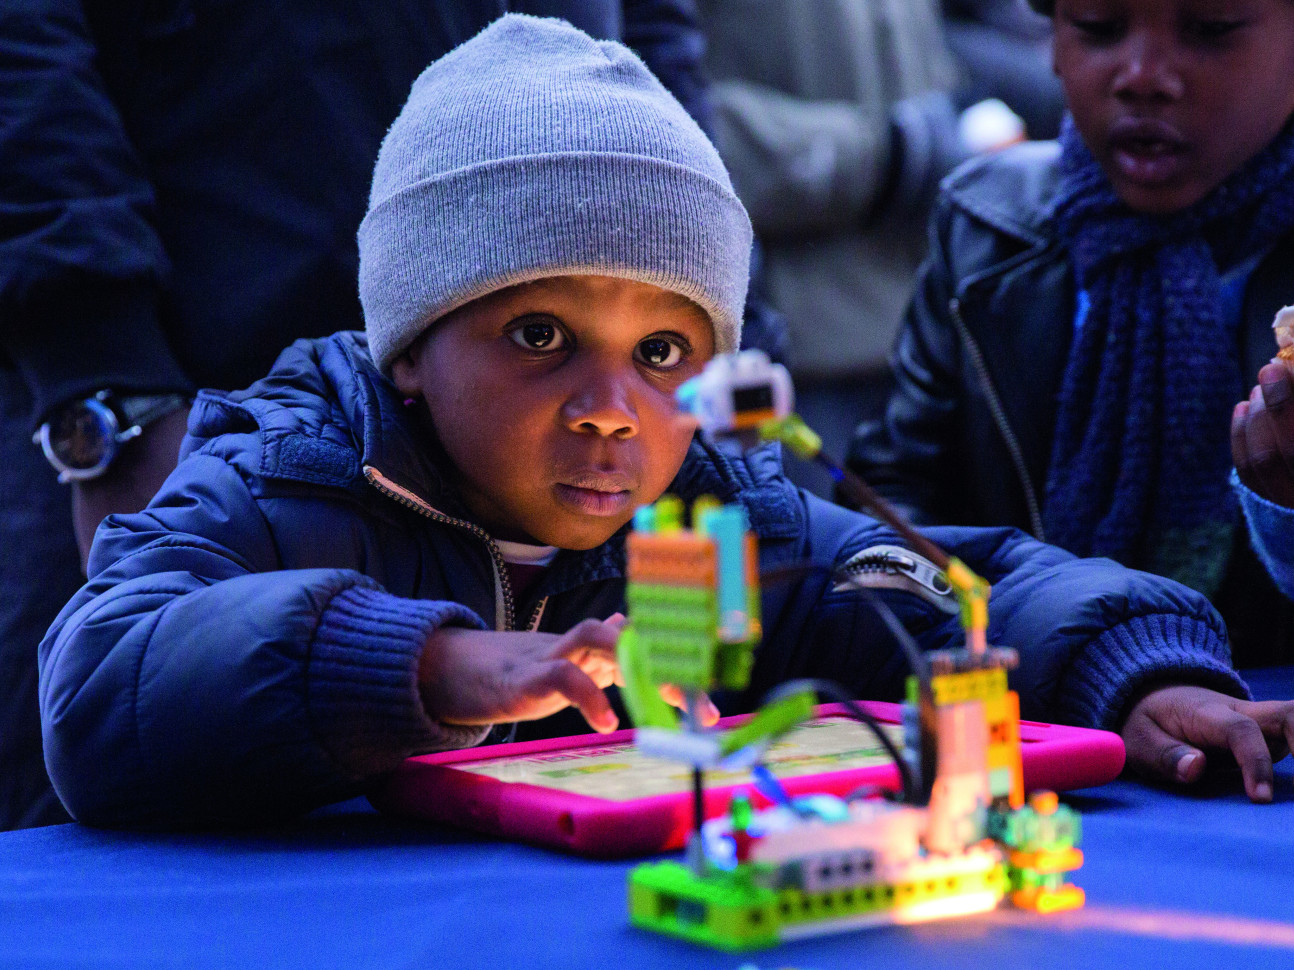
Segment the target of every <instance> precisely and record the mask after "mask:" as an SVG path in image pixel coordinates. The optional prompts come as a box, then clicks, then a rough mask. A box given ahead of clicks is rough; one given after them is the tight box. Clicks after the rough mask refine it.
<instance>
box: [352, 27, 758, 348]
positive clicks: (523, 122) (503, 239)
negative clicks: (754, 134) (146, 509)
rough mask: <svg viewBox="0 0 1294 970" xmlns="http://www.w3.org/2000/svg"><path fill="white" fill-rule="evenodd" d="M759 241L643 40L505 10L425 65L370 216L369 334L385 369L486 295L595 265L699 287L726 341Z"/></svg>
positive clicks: (364, 287)
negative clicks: (646, 56) (636, 49)
mask: <svg viewBox="0 0 1294 970" xmlns="http://www.w3.org/2000/svg"><path fill="white" fill-rule="evenodd" d="M505 64H506V67H507V70H506V73H507V80H506V83H501V81H502V79H501V78H500V76H499V70H498V69H499V68H500V67H502V66H503V65H505ZM750 240H751V229H750V220H749V219H748V218H747V217H746V211H745V209H743V208H742V205H741V203H740V202H739V201H738V200H737V196H736V195H735V194H734V192H733V189H732V183H731V182H730V181H729V179H728V173H727V171H726V170H725V169H724V167H723V163H722V162H721V161H720V160H719V155H718V153H717V152H716V151H715V149H714V147H713V146H712V145H711V144H710V142H709V141H708V140H707V138H706V136H705V135H704V134H703V133H702V131H701V129H700V128H699V127H697V124H696V122H694V121H693V120H692V119H691V117H690V116H689V115H688V114H687V112H686V111H684V110H683V107H682V106H681V105H680V104H679V103H678V102H677V101H675V100H674V98H673V96H672V95H671V94H670V93H669V92H668V91H666V90H665V88H664V86H663V85H662V84H661V83H660V82H659V81H657V80H656V78H655V77H653V76H652V74H651V72H649V71H648V70H647V68H646V67H645V66H644V65H643V64H642V62H641V61H639V60H638V58H637V57H636V56H635V55H634V54H633V53H632V52H631V51H629V50H628V49H626V48H625V47H622V46H621V45H619V44H617V43H614V42H609V41H603V42H599V41H595V40H593V39H592V38H590V37H588V36H586V35H584V34H582V33H580V32H579V31H578V30H575V29H574V28H573V27H571V26H569V25H567V24H565V23H563V22H562V21H558V20H541V19H537V18H534V17H527V16H523V15H517V14H514V15H510V16H506V17H504V18H502V19H501V20H498V21H496V22H495V23H494V24H493V25H492V26H490V27H488V28H487V29H486V30H484V31H483V32H482V33H481V34H479V35H478V36H477V37H476V38H474V39H473V40H472V41H470V42H469V43H466V44H463V45H462V46H461V47H459V48H457V49H456V50H454V51H452V52H450V53H449V54H447V55H446V56H445V57H442V58H441V59H440V60H439V61H437V62H436V63H435V64H433V65H431V67H429V68H427V70H426V71H425V72H423V74H422V76H421V77H420V78H418V80H417V81H416V82H415V83H414V85H413V90H412V92H411V93H410V95H409V100H408V103H407V104H406V105H405V106H404V110H403V111H401V112H400V116H399V117H398V118H397V119H396V121H395V124H393V125H392V126H391V130H390V132H389V133H388V134H387V136H386V140H385V141H384V142H383V144H382V151H381V153H380V154H379V156H378V160H377V168H376V171H375V172H374V173H373V190H372V193H371V195H370V197H369V210H368V215H367V216H366V217H365V218H364V222H363V224H362V225H361V226H360V230H359V252H360V270H359V283H360V298H361V300H362V302H363V305H364V321H365V327H366V329H367V331H368V339H369V347H370V348H371V350H372V353H373V359H374V360H375V361H376V362H377V365H378V367H379V368H381V369H382V370H383V371H387V370H388V369H389V367H390V365H391V362H392V361H393V360H394V359H395V358H396V356H397V355H398V354H400V353H401V352H403V351H404V350H405V349H406V348H407V347H408V346H409V345H410V344H411V343H413V342H414V340H415V339H417V337H418V336H419V335H420V334H422V332H423V331H424V330H426V329H427V328H428V327H429V326H431V325H433V324H434V323H435V321H437V320H439V319H440V318H441V317H443V316H444V315H445V314H447V313H449V312H450V311H452V310H455V309H457V308H458V307H460V306H462V305H464V304H466V303H469V302H471V301H472V300H475V299H476V298H477V297H481V296H484V295H486V294H487V293H491V292H494V291H496V290H500V289H503V288H505V287H508V286H512V285H514V284H517V283H525V282H529V281H530V280H535V279H540V278H542V277H548V276H562V275H581V274H594V275H602V276H611V277H616V278H618V279H626V280H636V281H638V282H641V283H648V284H651V285H653V286H657V287H660V288H661V289H664V290H669V291H671V292H674V293H678V294H680V295H682V296H685V297H687V298H688V299H689V300H691V301H692V302H693V303H695V304H696V305H697V306H699V307H700V308H701V309H702V310H704V311H705V313H706V314H707V315H708V316H709V318H710V320H711V322H712V324H713V326H714V331H715V334H714V336H715V349H716V351H717V352H718V353H727V352H729V351H732V350H735V349H736V348H737V343H738V337H739V336H740V332H741V311H742V306H743V304H744V302H745V296H746V282H747V273H748V270H749V266H748V261H749V253H750Z"/></svg>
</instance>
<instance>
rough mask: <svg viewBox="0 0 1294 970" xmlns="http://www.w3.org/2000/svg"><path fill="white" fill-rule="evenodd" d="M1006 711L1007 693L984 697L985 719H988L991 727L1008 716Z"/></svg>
mask: <svg viewBox="0 0 1294 970" xmlns="http://www.w3.org/2000/svg"><path fill="white" fill-rule="evenodd" d="M1006 712H1007V705H1006V695H1005V694H999V695H998V696H996V697H986V698H984V720H986V721H988V723H989V725H990V727H991V726H993V725H995V724H999V723H1001V722H1002V720H1004V719H1005V718H1006Z"/></svg>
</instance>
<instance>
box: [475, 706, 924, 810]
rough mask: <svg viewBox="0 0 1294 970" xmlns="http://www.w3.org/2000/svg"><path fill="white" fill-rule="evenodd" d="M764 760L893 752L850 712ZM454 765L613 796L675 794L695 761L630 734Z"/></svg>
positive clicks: (809, 727)
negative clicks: (665, 754) (630, 738)
mask: <svg viewBox="0 0 1294 970" xmlns="http://www.w3.org/2000/svg"><path fill="white" fill-rule="evenodd" d="M881 728H882V730H884V731H886V732H887V733H888V734H889V737H890V739H891V740H892V741H893V742H894V744H895V746H896V747H900V746H901V745H902V743H903V742H902V737H903V729H902V728H901V727H899V726H898V725H894V724H883V725H881ZM763 760H764V764H766V765H767V766H768V767H769V768H770V769H772V772H773V774H775V775H776V776H777V777H779V778H794V777H796V776H798V775H819V774H822V773H824V772H828V771H844V770H847V769H850V768H870V767H873V766H878V765H886V764H889V763H890V756H889V754H888V753H887V752H886V750H885V748H884V747H882V746H881V743H880V742H879V741H877V740H876V735H875V734H873V733H872V731H871V729H870V728H868V727H867V726H866V725H864V724H861V723H859V722H858V721H856V720H854V719H852V718H849V717H825V718H820V719H818V720H814V721H810V722H808V723H806V724H802V725H800V726H799V727H798V728H796V729H795V730H794V731H792V732H791V733H789V734H787V735H786V736H785V737H783V738H782V739H781V740H779V741H778V742H777V743H775V744H774V745H773V746H772V747H771V748H769V750H768V751H767V752H766V754H765V757H764V759H763ZM454 767H455V768H457V769H459V770H460V771H467V772H471V773H473V774H478V775H485V776H487V777H489V778H494V779H496V780H498V781H505V782H521V783H524V784H528V785H538V786H539V787H541V788H554V789H557V790H559V791H564V792H570V793H572V794H576V795H589V796H592V797H594V798H605V799H608V800H610V801H631V800H633V799H637V798H649V797H651V796H653V795H672V794H675V793H679V792H686V791H690V790H691V788H692V769H691V768H689V767H688V766H687V765H685V764H681V763H679V762H677V761H666V760H664V759H661V758H653V757H650V756H649V755H645V754H642V753H641V752H640V751H638V749H637V748H635V747H634V746H633V745H632V744H630V743H628V742H622V743H618V744H604V745H593V746H590V747H583V748H572V749H566V750H561V751H551V752H546V753H535V754H529V755H515V756H509V757H503V758H491V759H489V760H481V761H462V762H459V763H457V764H455V765H454ZM705 778H706V784H707V785H708V786H721V785H735V784H742V783H744V782H747V781H749V780H750V773H749V772H748V771H747V770H745V769H741V770H737V771H723V770H717V769H716V770H711V771H707V772H706V773H705Z"/></svg>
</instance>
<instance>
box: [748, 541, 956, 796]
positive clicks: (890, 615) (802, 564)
mask: <svg viewBox="0 0 1294 970" xmlns="http://www.w3.org/2000/svg"><path fill="white" fill-rule="evenodd" d="M817 572H823V573H827V574H829V575H831V576H833V577H834V575H835V569H834V567H833V566H827V565H824V564H823V563H821V562H814V561H813V560H807V559H806V560H800V561H798V562H791V563H786V564H784V565H781V566H775V567H773V568H772V569H768V570H764V571H761V572H760V576H759V578H760V582H761V584H767V583H770V582H772V583H777V582H785V581H786V580H789V579H795V578H798V577H800V576H807V575H811V574H813V573H817ZM851 592H854V593H858V594H860V595H861V596H862V597H863V598H864V599H865V600H867V604H868V605H869V606H870V607H871V608H872V609H873V610H875V611H876V614H877V615H878V616H879V617H880V618H881V622H883V623H884V624H885V627H886V629H888V630H889V631H890V634H891V636H893V637H894V639H896V640H897V641H898V642H899V647H900V648H901V649H902V650H903V655H904V657H905V659H906V660H907V662H908V667H909V668H910V669H911V670H912V673H913V674H914V675H915V676H916V678H917V693H918V695H919V697H918V702H917V718H918V720H919V722H920V725H921V730H920V737H921V750H920V752H918V757H919V759H920V766H921V782H920V790H919V791H918V790H917V785H916V784H915V783H913V782H912V781H911V779H910V774H911V771H910V766H909V765H908V763H907V762H906V761H903V760H902V758H901V757H898V756H897V755H896V754H895V752H894V750H893V747H892V745H891V744H890V742H889V738H888V737H886V736H884V733H883V732H880V731H879V729H878V728H876V727H875V726H873V730H876V731H878V734H877V737H879V738H881V743H882V744H884V745H885V747H886V750H887V751H889V752H890V754H891V756H892V757H894V758H895V763H896V764H897V765H898V766H899V771H900V772H901V773H902V774H903V782H904V790H903V800H904V801H905V802H907V803H908V804H912V805H924V804H926V803H928V802H929V801H930V792H931V790H932V788H933V787H934V779H935V768H936V761H937V758H938V737H939V728H938V724H937V723H936V720H935V695H934V690H933V688H932V687H931V686H930V663H929V661H927V660H926V656H925V654H924V653H923V652H922V650H921V647H920V645H918V644H917V641H916V640H915V639H913V637H912V634H910V633H909V632H908V631H907V629H906V628H905V627H904V626H903V622H902V621H901V620H900V619H899V618H898V617H897V616H896V615H895V613H894V611H893V610H892V609H890V606H889V604H888V603H886V602H885V600H883V599H881V598H880V597H879V596H877V595H876V594H875V593H874V592H872V591H871V590H870V589H867V588H866V587H864V586H857V587H853V588H852V589H851ZM793 683H794V682H793ZM800 683H804V682H803V681H800ZM811 683H814V684H816V683H819V681H811ZM820 683H823V684H830V685H831V686H832V687H833V688H835V690H837V691H839V692H840V694H842V695H845V692H844V690H843V689H842V688H841V687H840V685H839V684H836V683H834V682H833V681H829V680H823V681H820ZM783 686H784V685H783ZM780 689H781V688H775V689H774V690H775V692H776V691H777V690H780ZM815 689H816V688H815ZM769 696H770V697H772V696H773V694H772V693H770V694H769ZM778 696H781V695H780V694H779V695H778ZM841 703H847V704H850V705H854V706H856V705H855V702H854V701H853V699H852V698H849V697H848V696H847V695H845V700H843V701H841ZM858 710H859V711H860V712H862V713H863V714H864V715H866V712H865V711H862V708H858ZM869 723H870V719H869Z"/></svg>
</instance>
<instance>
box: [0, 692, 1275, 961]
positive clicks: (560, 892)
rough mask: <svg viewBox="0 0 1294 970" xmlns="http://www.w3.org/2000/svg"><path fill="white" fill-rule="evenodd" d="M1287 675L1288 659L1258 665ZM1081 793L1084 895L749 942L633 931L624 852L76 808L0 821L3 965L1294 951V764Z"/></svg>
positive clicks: (340, 820)
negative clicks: (78, 815)
mask: <svg viewBox="0 0 1294 970" xmlns="http://www.w3.org/2000/svg"><path fill="white" fill-rule="evenodd" d="M1252 679H1253V682H1254V684H1255V688H1256V690H1257V691H1258V692H1259V693H1260V694H1261V695H1263V696H1281V695H1283V696H1291V695H1292V694H1294V670H1282V671H1275V672H1264V673H1259V674H1256V675H1255V676H1254V677H1253V678H1252ZM1069 800H1070V801H1071V802H1072V803H1073V804H1074V805H1076V806H1077V807H1078V808H1080V809H1081V810H1082V811H1083V813H1084V826H1085V839H1084V841H1085V844H1084V849H1085V851H1086V853H1087V863H1086V865H1085V866H1084V868H1083V869H1082V870H1081V872H1080V873H1079V878H1078V880H1077V881H1078V882H1079V883H1080V884H1081V885H1083V886H1084V887H1085V888H1086V890H1087V893H1088V906H1087V908H1086V909H1085V910H1083V911H1080V912H1078V913H1074V914H1062V915H1059V916H1049V917H1038V916H1032V915H1030V914H1025V913H1016V912H1013V911H1010V910H1002V911H999V912H998V913H994V914H989V915H987V916H983V917H970V918H967V919H962V920H956V921H947V922H942V923H932V924H926V925H922V926H917V927H910V928H893V927H891V928H884V929H873V930H866V931H858V932H852V933H847V934H842V935H837V936H832V937H825V938H820V939H816V940H809V941H804V942H800V943H795V944H790V945H787V946H784V947H781V948H779V949H776V950H772V951H767V952H764V953H758V954H754V955H751V956H749V957H737V956H732V955H727V954H721V953H715V952H712V951H709V950H704V949H699V948H696V947H692V946H690V945H687V944H684V943H681V942H676V941H672V940H668V939H663V938H657V937H655V936H651V935H648V934H645V933H640V932H638V931H636V930H633V929H631V928H629V927H628V925H627V922H626V918H625V890H624V883H625V874H626V872H627V871H628V869H629V864H626V863H618V862H617V863H608V862H592V861H588V860H584V859H577V858H573V857H568V856H563V855H559V854H556V853H553V852H549V851H545V850H542V849H534V848H529V847H526V846H518V845H509V844H504V843H499V842H494V841H491V840H488V839H480V838H477V837H475V836H470V835H464V834H460V833H456V832H452V831H448V830H445V829H439V828H430V827H426V826H421V825H415V824H406V823H402V822H396V821H392V820H388V819H385V818H382V817H381V816H378V815H376V814H374V813H372V812H371V811H369V810H368V809H367V808H366V807H365V806H364V805H363V804H362V803H347V804H346V805H343V806H339V807H336V808H334V809H332V810H329V811H326V812H322V813H317V814H316V815H314V816H312V817H310V818H307V819H304V820H302V821H300V822H299V823H296V824H294V825H292V826H290V827H286V828H280V829H276V830H274V831H268V832H265V833H251V834H247V833H244V834H233V835H231V834H219V835H175V834H167V835H158V834H148V835H140V834H128V833H120V832H102V831H96V830H93V829H87V828H83V827H81V826H77V825H64V826H56V827H53V828H46V829H35V830H29V831H23V832H11V833H6V834H3V835H0V967H22V968H46V967H132V968H133V967H144V968H147V967H176V968H180V967H183V968H190V970H196V968H205V967H239V968H261V967H269V968H301V970H320V968H324V967H356V968H358V967H378V968H383V967H391V968H396V967H399V968H410V970H413V968H417V970H427V968H434V967H454V968H464V970H467V968H475V967H480V968H490V970H499V968H511V967H518V968H521V967H525V968H543V967H591V968H592V967H597V968H601V967H603V966H610V967H611V968H612V970H632V968H640V967H641V968H647V967H651V968H657V967H662V966H671V967H673V966H678V967H696V968H707V970H716V968H736V967H739V966H741V965H743V964H753V965H755V966H759V967H764V968H769V967H797V968H804V970H809V968H814V967H822V968H827V967H851V968H852V967H860V966H866V967H868V968H869V970H873V968H884V967H906V968H911V967H921V968H922V970H930V968H939V967H957V968H963V967H976V968H994V970H1008V968H1028V967H1041V966H1044V965H1045V966H1047V967H1048V968H1050V970H1060V968H1068V967H1101V968H1125V967H1127V968H1131V967H1147V966H1153V967H1173V968H1174V970H1186V968H1191V967H1208V968H1216V967H1220V966H1224V965H1228V964H1234V965H1235V966H1238V967H1239V966H1243V967H1246V968H1249V967H1291V966H1294V876H1291V873H1292V872H1294V769H1292V768H1291V763H1290V761H1289V759H1286V761H1285V762H1284V763H1282V764H1281V765H1280V766H1278V769H1277V794H1276V804H1274V805H1266V806H1263V805H1250V804H1249V803H1248V802H1247V801H1246V800H1245V798H1244V796H1243V794H1242V793H1241V792H1240V791H1239V786H1238V782H1237V781H1236V780H1235V779H1234V778H1223V779H1222V780H1221V781H1220V782H1219V783H1218V784H1217V785H1216V786H1215V788H1214V790H1213V791H1212V793H1211V794H1210V795H1209V797H1207V798H1206V797H1201V796H1199V795H1182V794H1178V793H1175V792H1172V791H1168V790H1161V789H1156V788H1151V787H1147V786H1144V785H1140V784H1137V783H1134V782H1130V781H1119V782H1116V783H1114V784H1111V785H1106V786H1104V787H1102V788H1099V789H1091V790H1087V791H1084V792H1079V793H1076V794H1074V795H1072V796H1070V798H1069Z"/></svg>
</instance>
